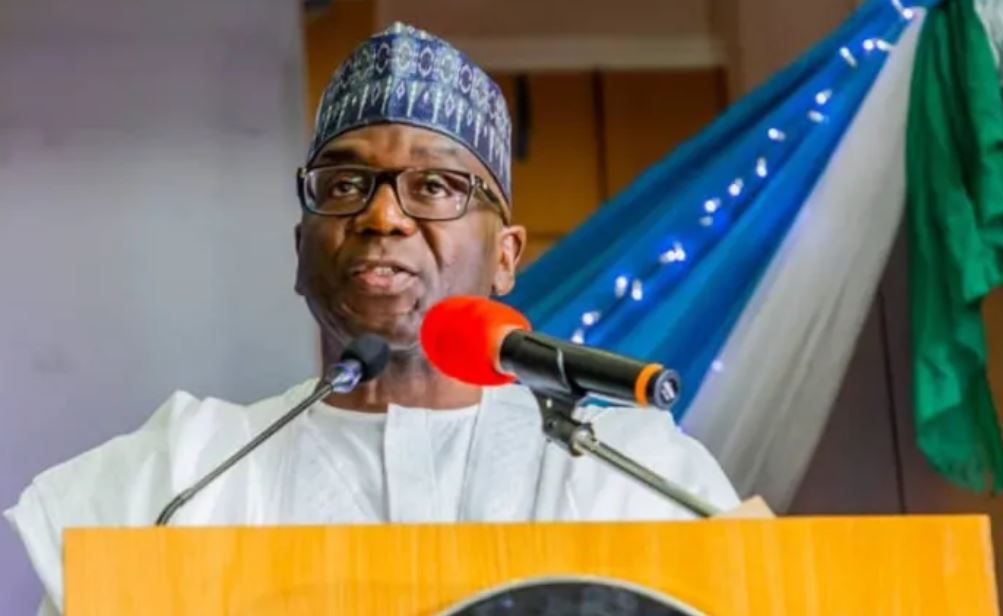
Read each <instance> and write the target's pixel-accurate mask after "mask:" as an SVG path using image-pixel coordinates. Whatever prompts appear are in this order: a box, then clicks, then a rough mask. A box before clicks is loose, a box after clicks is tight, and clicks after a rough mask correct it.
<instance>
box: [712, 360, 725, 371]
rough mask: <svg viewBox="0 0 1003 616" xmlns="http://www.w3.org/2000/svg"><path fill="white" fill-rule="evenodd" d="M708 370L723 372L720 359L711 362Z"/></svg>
mask: <svg viewBox="0 0 1003 616" xmlns="http://www.w3.org/2000/svg"><path fill="white" fill-rule="evenodd" d="M710 369H711V370H713V371H714V372H721V371H722V370H724V363H723V362H722V361H721V360H720V359H715V360H714V361H713V362H711V364H710Z"/></svg>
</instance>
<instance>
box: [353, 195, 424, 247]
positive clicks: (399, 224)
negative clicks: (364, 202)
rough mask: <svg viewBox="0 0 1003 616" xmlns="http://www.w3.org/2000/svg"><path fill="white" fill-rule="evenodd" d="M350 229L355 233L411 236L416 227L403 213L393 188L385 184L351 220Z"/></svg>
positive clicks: (411, 219)
mask: <svg viewBox="0 0 1003 616" xmlns="http://www.w3.org/2000/svg"><path fill="white" fill-rule="evenodd" d="M352 228H353V229H354V230H355V231H356V232H357V233H373V234H376V235H411V234H413V233H414V232H415V231H417V230H418V225H417V223H416V222H415V220H414V219H413V218H411V217H410V216H408V215H407V214H405V213H404V208H403V207H402V206H401V204H400V202H399V201H398V200H397V194H396V192H395V191H394V189H393V187H392V186H390V184H388V183H385V184H382V185H380V186H378V187H377V188H376V192H375V193H373V197H372V199H370V200H369V205H368V206H367V207H366V209H364V210H362V211H361V212H359V213H358V214H356V215H355V217H354V218H353V219H352Z"/></svg>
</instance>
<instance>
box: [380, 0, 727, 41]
mask: <svg viewBox="0 0 1003 616" xmlns="http://www.w3.org/2000/svg"><path fill="white" fill-rule="evenodd" d="M395 20H399V21H405V22H408V23H411V24H413V25H416V26H419V27H422V28H425V29H428V30H430V31H432V32H435V33H436V34H439V35H442V36H461V37H466V36H476V35H487V36H506V35H509V36H533V35H558V36H568V35H571V36H582V35H596V34H601V35H617V36H620V35H623V36H659V35H694V34H704V35H706V34H709V33H710V0H618V1H617V2H615V3H613V2H610V0H377V2H376V23H377V25H386V24H389V23H390V22H392V21H395Z"/></svg>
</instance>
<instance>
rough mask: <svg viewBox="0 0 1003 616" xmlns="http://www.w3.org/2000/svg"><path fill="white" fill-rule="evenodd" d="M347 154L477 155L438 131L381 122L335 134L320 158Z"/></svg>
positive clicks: (438, 156) (460, 156)
mask: <svg viewBox="0 0 1003 616" xmlns="http://www.w3.org/2000/svg"><path fill="white" fill-rule="evenodd" d="M346 153H352V154H357V155H360V156H366V157H368V156H379V155H391V154H392V155H396V156H403V155H406V156H408V157H411V158H416V159H442V158H446V159H456V160H462V159H464V158H474V156H473V155H472V154H470V153H469V152H467V151H466V148H465V147H464V146H463V145H461V144H459V143H457V142H456V141H454V140H453V139H450V138H449V137H446V136H444V135H440V134H438V133H436V132H434V131H430V130H427V129H423V128H417V127H414V126H407V125H404V124H394V123H389V124H381V125H377V126H368V127H366V128H360V129H356V130H354V131H350V132H348V133H344V134H342V135H339V136H338V137H335V138H334V139H332V140H331V141H329V142H328V143H327V145H325V146H324V147H323V148H322V149H321V151H320V154H319V159H330V158H332V157H340V156H342V155H344V154H346Z"/></svg>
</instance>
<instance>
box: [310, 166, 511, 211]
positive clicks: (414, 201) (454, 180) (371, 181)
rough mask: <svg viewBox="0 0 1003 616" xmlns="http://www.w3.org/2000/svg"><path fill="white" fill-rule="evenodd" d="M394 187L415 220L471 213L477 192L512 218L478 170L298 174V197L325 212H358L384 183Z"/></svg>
mask: <svg viewBox="0 0 1003 616" xmlns="http://www.w3.org/2000/svg"><path fill="white" fill-rule="evenodd" d="M384 183H388V184H390V186H391V187H392V188H393V190H394V194H395V196H396V197H397V203H399V204H400V206H401V209H402V210H404V213H405V214H407V215H408V216H410V217H411V218H414V219H416V220H435V221H445V220H456V219H457V218H460V217H462V216H463V215H464V214H466V213H467V209H468V207H469V206H470V201H471V198H472V197H473V195H474V193H475V192H479V193H481V194H482V195H484V197H485V198H486V200H487V201H489V202H490V203H491V204H492V205H494V206H495V207H497V208H498V211H499V213H500V214H501V217H502V220H503V221H504V222H505V224H508V223H509V219H508V210H507V209H506V208H505V206H504V204H503V203H502V201H501V199H499V198H498V197H497V196H495V194H494V193H493V192H492V191H491V189H490V188H488V187H487V184H486V182H485V181H484V180H483V179H482V178H481V177H479V176H477V175H475V174H473V173H467V172H466V171H457V170H455V169H421V168H410V169H374V168H372V167H362V166H352V165H335V166H330V167H314V168H311V169H306V168H301V169H300V170H299V173H298V175H297V189H298V192H299V198H300V203H301V204H302V206H303V208H304V209H305V210H307V211H308V212H312V213H314V214H319V215H321V216H354V215H356V214H358V213H359V212H362V211H363V210H365V209H366V208H367V207H368V206H369V203H370V201H372V199H373V195H375V194H376V189H378V188H379V187H380V186H381V185H382V184H384Z"/></svg>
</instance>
